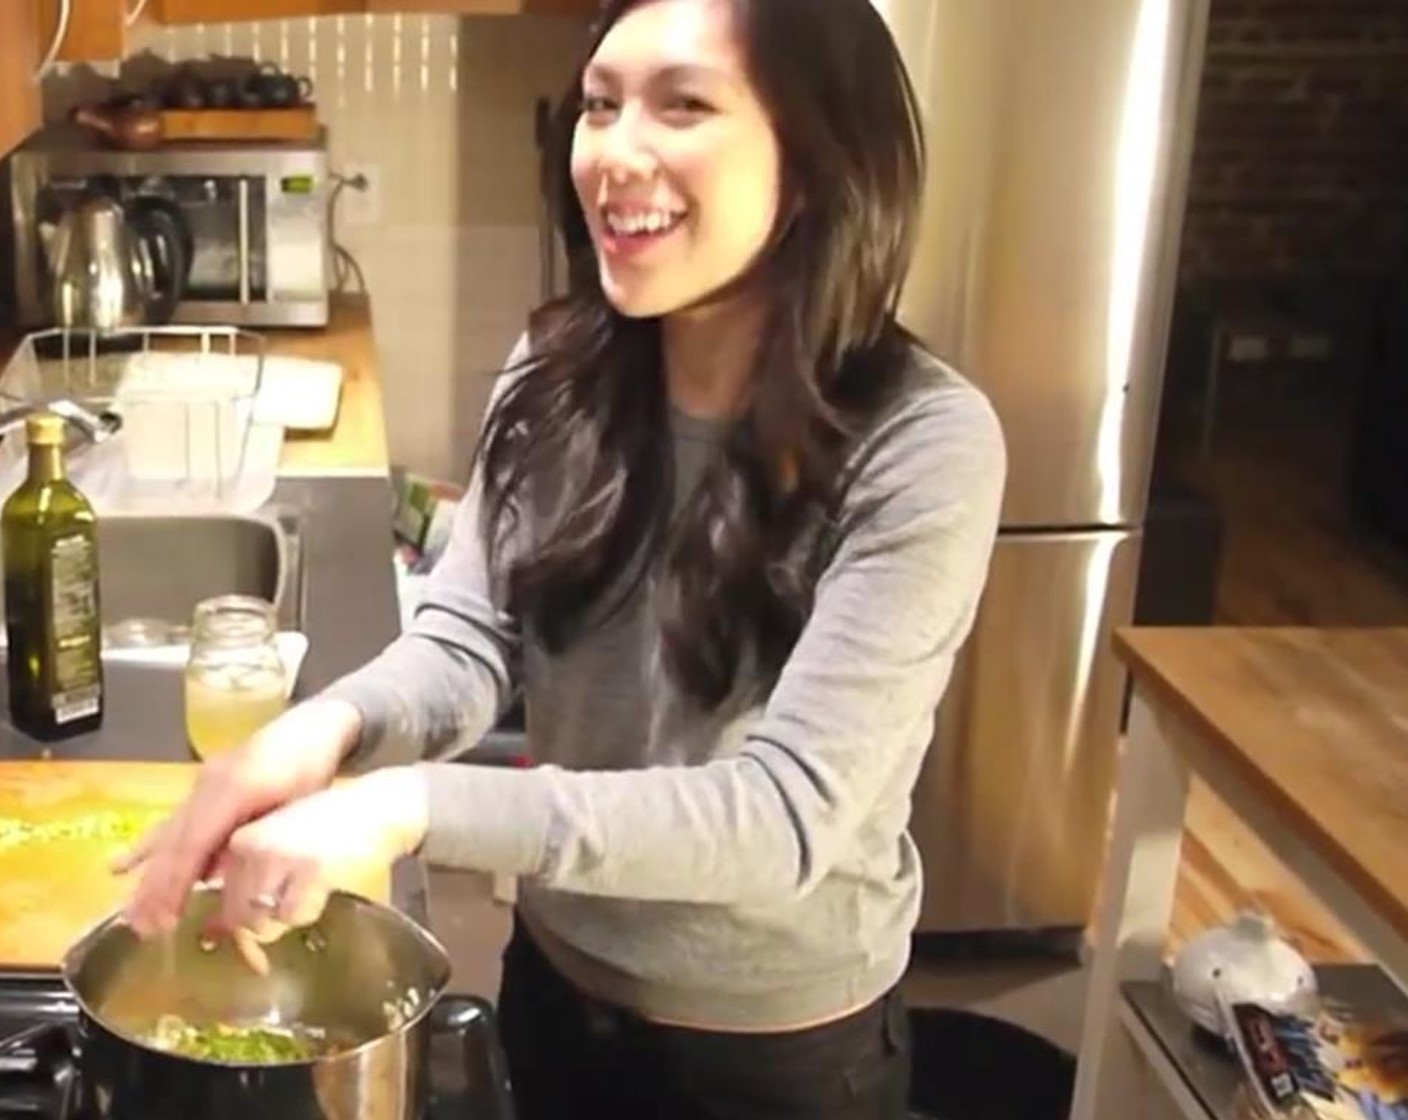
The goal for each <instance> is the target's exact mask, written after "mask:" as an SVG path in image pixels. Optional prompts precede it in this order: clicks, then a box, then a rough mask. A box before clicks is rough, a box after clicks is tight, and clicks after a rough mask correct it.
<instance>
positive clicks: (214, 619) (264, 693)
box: [186, 595, 288, 758]
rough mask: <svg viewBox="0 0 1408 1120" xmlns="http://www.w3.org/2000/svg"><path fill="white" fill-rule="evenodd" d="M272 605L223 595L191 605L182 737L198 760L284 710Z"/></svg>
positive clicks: (235, 742) (284, 688) (234, 743)
mask: <svg viewBox="0 0 1408 1120" xmlns="http://www.w3.org/2000/svg"><path fill="white" fill-rule="evenodd" d="M276 632H277V624H276V620H275V617H274V608H273V605H272V604H270V603H268V602H265V601H264V600H263V599H258V598H255V597H253V596H249V595H221V596H218V597H216V598H214V599H206V600H205V601H204V602H202V603H199V604H198V605H197V606H196V609H195V617H194V619H193V621H192V628H191V652H190V657H189V659H188V660H187V662H186V738H187V739H188V740H189V741H190V744H191V750H192V751H194V752H195V754H196V756H197V757H198V758H209V757H210V756H211V755H214V754H218V753H220V752H221V751H228V750H233V749H234V748H235V747H238V746H241V745H242V744H243V743H244V742H245V741H246V740H248V739H249V737H250V736H251V735H253V734H254V733H255V732H256V731H258V730H259V729H260V728H261V727H263V726H264V725H265V724H266V723H268V722H269V721H270V720H272V719H273V718H274V717H275V716H277V715H278V714H279V713H280V712H282V711H283V710H284V707H285V705H286V704H287V695H286V693H287V691H288V689H287V681H286V678H285V673H284V664H283V660H282V659H281V658H280V657H279V649H278V645H277V644H276V642H275V640H274V636H275V634H276Z"/></svg>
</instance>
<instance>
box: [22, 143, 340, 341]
mask: <svg viewBox="0 0 1408 1120" xmlns="http://www.w3.org/2000/svg"><path fill="white" fill-rule="evenodd" d="M10 163H11V167H10V201H11V214H12V217H13V225H14V230H13V237H14V254H13V256H14V262H15V274H14V278H13V282H14V294H15V302H16V307H17V311H18V315H19V318H20V323H21V325H22V326H25V327H34V328H38V327H44V326H49V325H51V324H52V323H53V322H54V314H53V311H52V305H51V301H50V297H49V289H50V283H49V262H48V254H47V250H46V248H45V242H46V238H47V236H48V234H49V232H50V231H52V230H53V229H54V228H55V226H56V224H57V223H58V222H59V221H60V220H61V219H62V217H63V214H64V211H65V209H66V207H68V206H70V205H72V204H73V202H74V201H75V200H76V199H78V198H80V197H83V196H84V195H85V194H86V192H89V191H91V190H95V189H97V190H102V191H105V192H107V193H108V194H110V195H112V196H114V197H116V198H117V199H118V200H119V201H121V202H123V203H124V204H126V203H130V202H138V203H140V201H141V200H143V199H162V200H165V205H164V206H163V209H165V210H166V211H167V212H168V213H171V214H174V215H175V216H176V219H177V226H178V228H179V230H180V235H181V237H182V239H183V241H184V242H185V249H186V253H185V257H186V261H185V268H184V275H183V276H181V277H179V278H177V281H176V282H177V288H178V292H177V299H176V304H175V310H174V312H172V315H171V321H173V322H176V323H196V324H221V325H233V326H251V327H258V326H265V327H320V326H324V325H326V324H327V321H328V278H329V274H330V266H329V259H330V245H329V237H328V228H327V209H328V189H329V188H328V160H327V148H326V143H325V141H324V140H323V139H322V138H321V137H320V138H319V139H318V140H316V141H313V142H309V143H283V142H280V143H243V142H241V143H233V142H216V143H178V144H166V145H163V146H162V147H159V148H156V149H153V150H150V151H117V150H112V149H106V148H101V147H98V146H96V145H95V144H94V142H93V141H92V140H90V139H89V138H88V137H87V136H84V135H82V134H78V133H76V132H75V131H73V130H71V129H68V128H58V129H54V130H49V131H46V132H41V133H40V134H38V135H37V136H35V137H34V138H32V139H31V140H30V141H29V142H28V143H26V144H25V145H23V146H22V147H20V148H19V149H17V150H16V151H15V152H14V153H13V155H12V156H11V160H10Z"/></svg>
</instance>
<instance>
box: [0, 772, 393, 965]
mask: <svg viewBox="0 0 1408 1120" xmlns="http://www.w3.org/2000/svg"><path fill="white" fill-rule="evenodd" d="M196 770H197V766H196V765H195V764H194V763H181V762H116V761H97V762H74V761H53V760H49V761H32V762H29V761H26V762H11V761H6V762H0V971H2V970H4V969H6V968H16V967H18V968H51V967H53V966H55V965H57V964H58V963H59V961H60V960H61V959H62V957H63V954H64V952H65V951H66V950H67V948H68V946H69V945H71V944H72V943H73V942H74V941H75V940H77V938H78V937H79V935H80V934H82V933H83V932H84V930H86V929H88V928H89V927H90V926H92V925H94V924H96V923H97V922H98V921H100V920H101V919H102V918H104V917H106V916H107V915H108V914H110V913H112V911H113V910H115V909H116V908H118V907H119V906H121V905H122V902H123V900H124V899H125V898H126V897H127V892H128V891H129V889H130V887H131V883H130V880H128V879H127V878H124V877H120V876H117V875H114V874H113V873H112V872H111V871H110V870H109V863H110V861H111V860H112V858H113V857H114V856H115V855H117V854H118V853H119V852H122V851H124V850H126V848H127V847H128V846H129V845H130V844H132V843H133V842H134V841H135V840H136V839H137V838H138V837H139V836H140V835H142V834H143V833H144V832H145V831H146V830H147V829H149V828H151V827H152V826H153V825H155V824H157V823H158V822H160V821H161V820H163V819H164V818H165V817H166V816H167V815H168V814H169V813H170V812H171V810H172V809H174V808H175V807H176V806H178V805H179V804H180V803H181V801H182V800H183V799H184V798H185V796H186V794H187V793H188V792H189V791H190V789H191V783H192V782H193V781H194V780H195V775H196ZM336 885H337V886H339V887H341V888H343V889H345V890H349V891H352V892H354V893H356V894H360V895H364V896H365V897H368V898H372V899H374V900H376V901H378V902H385V901H387V900H388V898H389V897H390V869H389V868H388V867H386V866H385V865H382V866H370V865H369V866H357V867H352V868H349V869H347V870H346V871H345V872H343V873H342V874H341V875H340V877H339V879H338V881H337V883H336Z"/></svg>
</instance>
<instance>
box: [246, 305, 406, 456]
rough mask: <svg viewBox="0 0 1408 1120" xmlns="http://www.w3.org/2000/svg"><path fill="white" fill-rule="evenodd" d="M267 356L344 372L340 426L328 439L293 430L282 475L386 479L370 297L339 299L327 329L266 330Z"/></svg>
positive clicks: (383, 418)
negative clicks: (312, 362)
mask: <svg viewBox="0 0 1408 1120" xmlns="http://www.w3.org/2000/svg"><path fill="white" fill-rule="evenodd" d="M260 333H262V334H263V335H264V336H265V338H266V339H267V340H268V344H269V352H270V353H273V354H286V355H289V356H292V357H299V358H316V359H319V360H322V361H332V362H337V363H338V364H339V365H341V366H342V369H343V380H342V400H341V402H340V403H339V406H338V415H337V426H336V427H335V428H334V429H333V430H332V432H330V433H328V434H326V435H304V434H302V433H296V432H291V433H288V434H287V435H285V437H284V450H283V457H282V459H281V460H280V463H279V473H280V474H281V475H284V476H289V477H291V476H295V475H299V476H303V475H312V476H328V475H346V474H366V475H385V474H386V473H387V471H388V469H389V463H390V459H389V457H388V454H387V449H386V413H385V410H384V408H383V405H382V395H381V378H380V375H379V372H378V370H379V367H378V364H377V357H376V338H375V336H374V334H373V330H372V310H371V301H370V300H369V299H368V298H367V297H366V296H361V295H357V296H335V297H334V298H333V301H332V310H331V313H330V317H329V322H328V325H327V327H326V329H324V330H318V331H309V330H292V329H289V330H264V331H260Z"/></svg>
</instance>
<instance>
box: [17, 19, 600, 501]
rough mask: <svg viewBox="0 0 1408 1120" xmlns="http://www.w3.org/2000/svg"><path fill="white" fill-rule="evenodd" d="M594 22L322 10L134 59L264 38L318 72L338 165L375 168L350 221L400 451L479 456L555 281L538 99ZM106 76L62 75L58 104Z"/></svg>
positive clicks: (434, 461) (557, 85) (180, 36)
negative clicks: (499, 381)
mask: <svg viewBox="0 0 1408 1120" xmlns="http://www.w3.org/2000/svg"><path fill="white" fill-rule="evenodd" d="M585 34H586V26H585V23H584V22H582V21H579V20H575V19H568V18H559V17H541V16H538V17H534V16H516V17H474V18H460V17H456V16H444V15H426V16H421V15H415V16H410V15H377V16H324V17H319V18H313V19H284V20H267V21H264V22H259V23H247V24H220V25H213V24H206V25H196V26H192V27H182V28H153V29H150V30H149V31H148V32H147V33H146V35H145V37H144V39H143V41H142V42H140V43H139V44H138V45H137V47H136V49H135V50H134V52H133V54H132V57H130V58H129V59H128V60H127V61H126V62H125V63H124V64H123V67H122V77H123V78H124V79H127V78H131V79H133V80H134V81H135V80H138V79H139V77H140V75H141V73H142V68H143V67H144V66H146V67H150V66H151V65H152V64H153V63H154V62H156V61H158V60H165V59H184V58H201V57H204V56H207V55H236V56H249V57H255V58H258V59H261V60H269V61H272V62H275V63H277V64H278V65H279V66H280V67H282V68H285V69H287V70H288V71H289V72H291V73H294V74H302V75H307V76H308V77H309V78H310V79H311V80H312V82H313V84H314V89H315V93H314V97H315V99H316V101H317V103H318V111H319V116H320V119H321V120H322V122H323V124H324V125H326V126H327V130H328V144H329V149H330V162H331V164H332V167H333V169H334V170H335V171H336V172H339V173H342V174H347V175H350V174H354V173H356V172H358V171H361V172H365V173H367V174H368V175H369V177H371V178H372V179H373V180H374V186H375V189H374V191H373V192H372V193H370V194H367V195H358V194H357V193H356V192H354V191H351V190H345V191H343V192H342V195H341V197H340V199H339V204H338V218H337V232H338V240H339V241H340V242H341V243H342V244H343V245H344V246H345V247H346V248H347V249H348V250H349V251H350V252H351V253H352V254H353V256H354V257H355V258H356V260H357V262H358V264H359V265H360V266H361V269H362V272H363V274H364V275H365V277H366V281H367V286H368V288H369V290H370V292H371V295H372V307H373V313H374V315H375V320H376V336H377V343H378V347H379V350H380V358H381V370H382V377H383V381H384V386H385V394H386V409H387V426H388V436H389V439H390V443H391V455H392V459H393V460H394V461H396V462H399V463H404V464H406V465H407V466H410V467H413V468H415V469H417V470H421V471H427V472H429V473H432V474H435V475H438V476H442V477H450V478H456V479H458V478H461V477H462V476H463V474H464V471H465V468H466V465H467V462H468V456H469V451H470V448H471V446H472V442H473V438H474V434H475V432H476V431H477V430H478V424H479V420H480V417H481V415H482V413H483V409H484V404H485V400H486V398H487V392H488V381H489V377H490V375H491V374H492V373H493V371H494V370H495V369H496V368H498V367H499V366H501V364H502V362H503V359H504V358H505V356H506V355H507V354H508V351H509V349H510V347H511V346H512V344H513V341H514V339H515V338H516V336H517V334H518V332H519V331H520V330H521V329H522V327H523V324H524V320H525V317H526V314H527V312H528V310H529V309H530V308H531V307H532V306H533V305H534V304H535V303H536V302H537V301H538V299H539V296H540V292H541V287H540V276H539V272H540V269H539V256H540V248H539V246H540V216H539V209H540V203H539V194H538V160H539V157H538V151H537V146H536V143H535V139H534V130H533V107H534V102H535V99H537V98H539V97H544V96H546V97H551V98H556V97H557V96H558V95H559V94H560V93H561V92H562V90H563V89H564V88H565V85H566V83H567V81H568V80H569V79H570V76H571V73H572V67H573V65H574V63H575V61H576V58H577V53H578V51H579V50H580V49H581V46H582V44H583V42H584V41H585ZM98 81H99V79H98V77H97V76H96V75H94V74H92V73H91V72H85V71H84V70H83V69H82V68H73V69H70V70H69V71H68V72H67V73H66V74H63V75H60V76H57V77H56V78H53V79H51V80H50V81H49V82H48V83H46V87H45V110H46V113H47V114H48V115H49V116H50V117H51V118H55V117H59V116H61V115H63V114H64V113H66V112H67V110H68V109H69V108H70V107H71V105H72V104H73V103H74V102H75V101H76V100H78V99H80V98H84V97H91V96H92V95H93V92H94V86H95V84H96V83H98ZM354 285H355V281H354Z"/></svg>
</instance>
